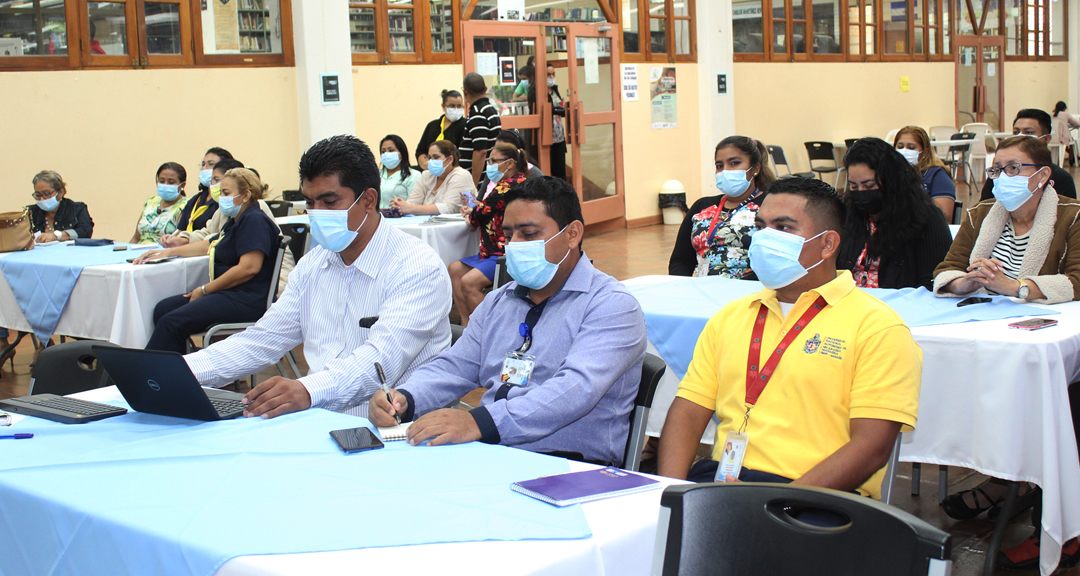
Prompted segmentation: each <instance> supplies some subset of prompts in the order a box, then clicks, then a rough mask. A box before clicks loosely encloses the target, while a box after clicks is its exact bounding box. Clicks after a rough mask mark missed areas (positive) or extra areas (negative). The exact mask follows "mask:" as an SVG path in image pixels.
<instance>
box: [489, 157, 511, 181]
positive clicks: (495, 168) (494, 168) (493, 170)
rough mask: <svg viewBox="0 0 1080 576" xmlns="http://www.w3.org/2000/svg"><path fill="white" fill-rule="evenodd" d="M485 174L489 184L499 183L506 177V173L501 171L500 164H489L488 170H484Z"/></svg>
mask: <svg viewBox="0 0 1080 576" xmlns="http://www.w3.org/2000/svg"><path fill="white" fill-rule="evenodd" d="M503 162H505V160H504V161H503ZM484 173H485V174H487V177H488V182H499V181H501V180H502V179H503V176H505V175H506V173H505V172H501V171H499V164H488V166H487V168H485V169H484Z"/></svg>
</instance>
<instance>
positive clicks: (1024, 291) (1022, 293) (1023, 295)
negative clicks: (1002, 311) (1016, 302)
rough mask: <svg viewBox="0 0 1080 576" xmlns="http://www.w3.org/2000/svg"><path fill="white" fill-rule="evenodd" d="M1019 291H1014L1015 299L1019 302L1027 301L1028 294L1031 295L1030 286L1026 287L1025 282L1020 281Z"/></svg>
mask: <svg viewBox="0 0 1080 576" xmlns="http://www.w3.org/2000/svg"><path fill="white" fill-rule="evenodd" d="M1019 282H1020V289H1019V290H1017V291H1016V297H1017V298H1019V299H1021V300H1027V297H1028V294H1029V293H1031V286H1028V285H1027V282H1024V281H1023V280H1020V281H1019Z"/></svg>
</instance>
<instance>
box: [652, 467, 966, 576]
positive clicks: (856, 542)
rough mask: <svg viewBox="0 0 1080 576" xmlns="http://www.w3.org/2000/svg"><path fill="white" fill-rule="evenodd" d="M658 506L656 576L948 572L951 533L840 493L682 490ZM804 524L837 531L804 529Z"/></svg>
mask: <svg viewBox="0 0 1080 576" xmlns="http://www.w3.org/2000/svg"><path fill="white" fill-rule="evenodd" d="M660 505H661V508H660V521H659V522H658V524H657V527H656V529H657V536H658V537H657V539H656V551H655V554H654V556H653V571H652V573H653V574H663V576H699V575H700V576H706V575H708V576H735V575H738V576H741V575H755V576H756V575H758V574H801V575H804V576H817V575H821V576H833V575H835V574H874V575H875V576H893V575H895V576H901V575H903V576H914V575H916V574H919V575H925V574H948V573H949V570H950V569H951V561H950V560H949V554H950V552H951V542H950V536H949V533H948V532H944V531H942V530H939V529H937V528H935V527H933V526H931V525H929V524H927V523H926V522H924V521H922V520H920V519H918V518H916V517H914V516H912V515H911V514H908V513H907V512H904V511H902V510H899V509H897V508H893V507H892V506H889V505H887V504H882V503H881V502H877V501H875V500H871V499H870V498H865V497H862V496H857V495H854V494H849V493H845V492H838V491H835V490H827V489H824V488H810V487H800V486H791V485H787V484H760V483H731V484H685V485H679V486H670V487H668V488H667V489H665V490H664V494H663V495H662V496H661V497H660ZM811 515H813V516H817V517H821V516H826V517H829V518H832V519H834V520H836V521H835V522H828V523H829V524H835V525H832V526H819V525H814V524H811V523H810V522H813V520H811V518H810V516H811ZM664 535H666V538H665V537H664ZM661 569H662V572H661Z"/></svg>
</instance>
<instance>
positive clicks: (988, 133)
mask: <svg viewBox="0 0 1080 576" xmlns="http://www.w3.org/2000/svg"><path fill="white" fill-rule="evenodd" d="M960 131H961V132H974V133H975V138H974V140H975V143H974V144H972V145H971V155H972V156H973V157H975V158H982V157H985V156H986V141H987V140H991V141H993V142H995V144H996V142H997V139H995V138H994V130H993V129H992V128H990V125H989V124H987V123H985V122H973V123H971V124H964V125H963V126H961V127H960Z"/></svg>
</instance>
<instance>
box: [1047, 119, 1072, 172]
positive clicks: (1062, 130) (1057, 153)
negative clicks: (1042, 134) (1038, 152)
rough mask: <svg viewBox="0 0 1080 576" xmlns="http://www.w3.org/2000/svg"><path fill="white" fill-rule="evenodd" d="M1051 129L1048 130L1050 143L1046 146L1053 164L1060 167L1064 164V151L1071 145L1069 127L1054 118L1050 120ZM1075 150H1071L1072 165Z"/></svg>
mask: <svg viewBox="0 0 1080 576" xmlns="http://www.w3.org/2000/svg"><path fill="white" fill-rule="evenodd" d="M1051 126H1052V129H1051V130H1050V143H1049V144H1047V146H1049V147H1050V152H1051V153H1053V155H1054V156H1053V158H1054V164H1057V165H1058V166H1061V165H1063V164H1065V150H1066V148H1068V147H1069V145H1070V144H1071V143H1072V136H1071V135H1070V133H1069V125H1068V124H1066V123H1065V121H1064V120H1062V119H1061V118H1054V119H1053V120H1052V124H1051ZM1075 154H1076V148H1075V147H1074V148H1073V155H1074V158H1073V163H1075V162H1076V158H1075Z"/></svg>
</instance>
